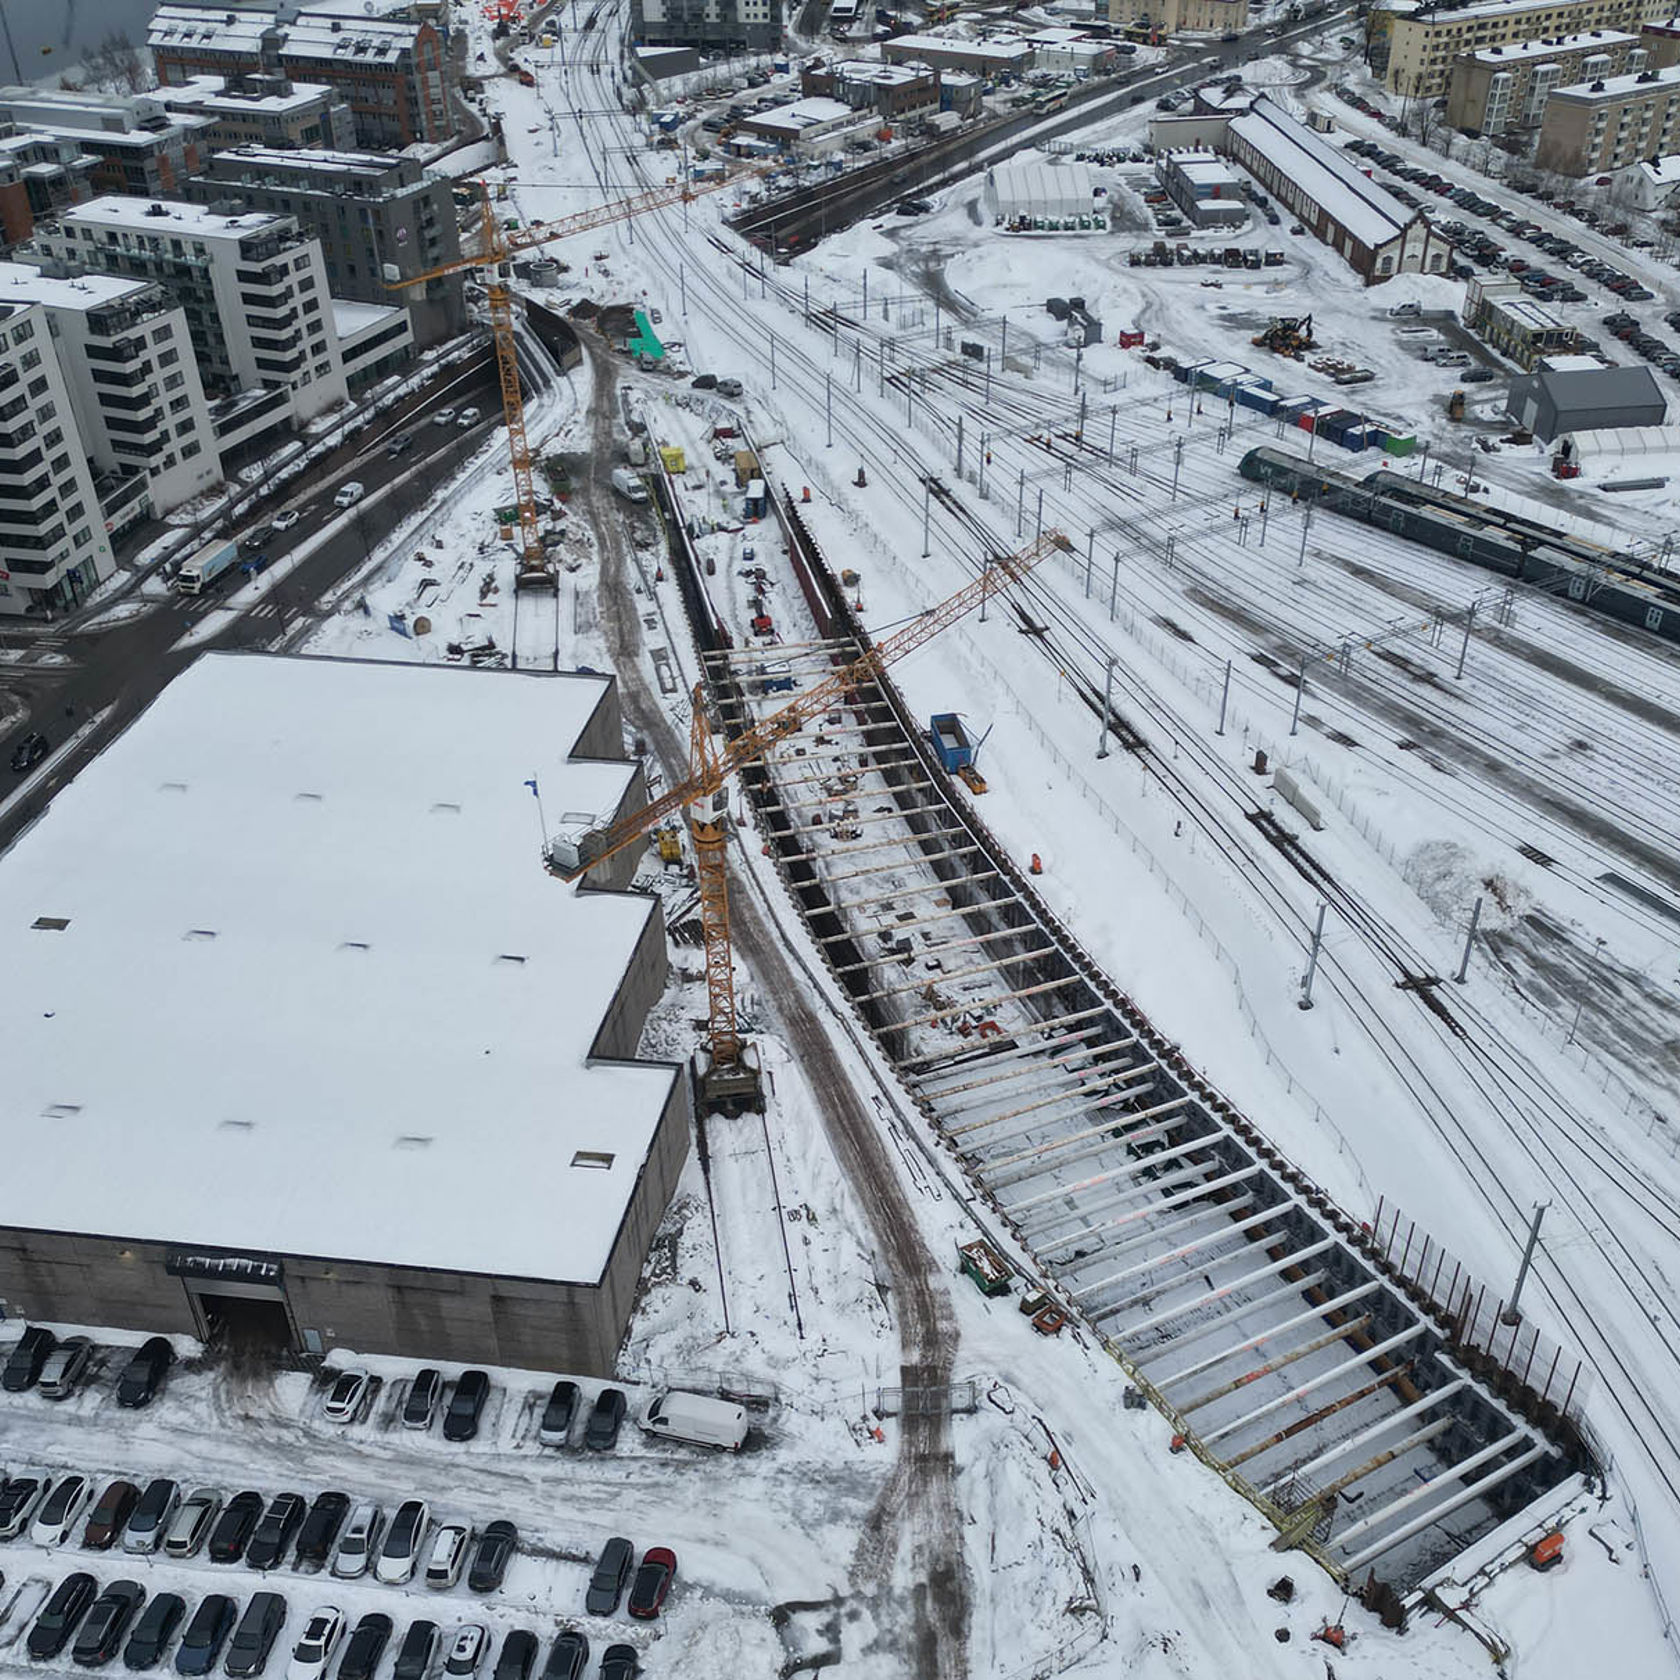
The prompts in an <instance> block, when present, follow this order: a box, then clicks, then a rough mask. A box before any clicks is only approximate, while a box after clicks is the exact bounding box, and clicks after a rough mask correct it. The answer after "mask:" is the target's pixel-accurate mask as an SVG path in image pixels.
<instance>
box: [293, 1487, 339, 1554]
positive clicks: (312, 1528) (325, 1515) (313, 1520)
mask: <svg viewBox="0 0 1680 1680" xmlns="http://www.w3.org/2000/svg"><path fill="white" fill-rule="evenodd" d="M349 1514H350V1495H349V1494H347V1493H339V1492H337V1491H336V1490H334V1489H330V1488H329V1489H328V1490H327V1491H326V1492H325V1493H318V1494H316V1495H315V1503H314V1504H313V1505H311V1506H310V1507H309V1515H308V1516H307V1517H305V1518H304V1519H303V1527H302V1528H300V1529H299V1530H298V1539H297V1562H298V1566H299V1567H300V1568H302V1567H303V1566H304V1565H305V1564H308V1565H310V1566H311V1567H313V1568H315V1569H321V1568H323V1567H324V1566H325V1564H326V1561H327V1559H328V1558H329V1557H331V1556H332V1549H333V1542H334V1541H335V1540H336V1539H337V1538H338V1531H339V1529H341V1528H342V1527H343V1526H344V1519H345V1518H346V1517H347V1516H348V1515H349Z"/></svg>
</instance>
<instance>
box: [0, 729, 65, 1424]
mask: <svg viewBox="0 0 1680 1680" xmlns="http://www.w3.org/2000/svg"><path fill="white" fill-rule="evenodd" d="M51 751H52V742H50V741H49V740H48V739H47V738H46V736H45V735H43V734H42V733H41V732H40V730H38V729H31V730H30V731H29V733H28V734H27V735H25V736H24V737H23V738H22V740H20V741H19V742H18V744H17V745H16V746H15V747H13V748H12V768H13V769H14V770H15V771H16V772H17V773H18V774H19V775H20V776H21V775H23V774H24V773H25V772H26V771H30V770H33V769H34V768H35V766H36V765H37V764H39V763H40V762H41V760H42V759H43V758H45V757H46V756H47V754H48V753H50V752H51ZM32 1328H33V1327H32ZM40 1333H41V1334H42V1335H43V1336H46V1337H47V1345H48V1346H49V1347H50V1346H51V1345H52V1332H51V1331H50V1330H43V1331H41V1332H40ZM28 1334H29V1331H28V1330H26V1331H24V1335H26V1336H27V1335H28ZM18 1345H19V1347H20V1348H21V1347H22V1345H23V1344H22V1343H21V1342H20V1343H19V1344H18ZM16 1357H17V1355H16V1354H15V1353H14V1354H13V1358H16ZM35 1369H36V1371H37V1372H39V1370H40V1366H39V1365H37V1366H36V1367H35ZM11 1375H12V1364H11V1360H7V1362H6V1371H5V1376H4V1378H3V1379H0V1382H3V1383H4V1386H5V1387H6V1388H8V1389H10V1390H12V1392H13V1393H19V1392H21V1391H22V1390H24V1389H26V1388H30V1387H32V1386H33V1384H34V1381H35V1379H34V1378H33V1377H31V1378H30V1379H29V1381H28V1382H13V1381H11Z"/></svg>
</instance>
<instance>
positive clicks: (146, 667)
mask: <svg viewBox="0 0 1680 1680" xmlns="http://www.w3.org/2000/svg"><path fill="white" fill-rule="evenodd" d="M446 404H447V405H449V406H452V407H463V406H466V405H468V404H472V405H476V406H477V407H479V408H481V409H482V410H483V412H484V418H483V419H482V420H481V421H480V422H479V424H478V425H477V426H475V427H473V428H471V429H470V430H468V431H465V432H463V431H461V430H460V429H458V428H457V427H455V426H453V425H445V426H434V425H431V424H429V423H427V415H428V414H429V413H430V412H431V411H432V410H435V409H436V408H439V407H442V406H444V405H446ZM500 418H501V399H500V395H499V393H498V388H497V384H496V372H495V362H494V359H493V357H492V356H491V354H490V353H489V351H488V350H486V352H485V354H484V355H483V356H482V357H481V358H479V359H478V360H476V361H474V362H470V363H466V364H464V365H458V366H454V367H450V368H448V369H446V370H444V372H442V373H441V374H440V375H439V376H438V378H437V379H435V380H434V381H433V382H432V383H431V384H429V385H428V386H426V387H425V388H424V389H422V390H421V391H419V392H417V393H416V394H415V395H414V396H413V397H412V398H410V399H408V400H407V401H405V402H404V403H401V404H399V405H398V406H397V407H396V408H394V409H392V410H391V411H390V412H389V413H387V414H385V415H382V416H380V418H379V419H378V420H377V421H376V422H374V424H372V425H371V426H369V427H368V428H367V429H366V430H365V431H363V432H362V433H361V434H359V435H358V436H357V437H356V438H354V439H352V440H351V441H350V442H348V443H346V444H345V445H344V446H343V447H342V448H340V449H339V450H337V451H336V452H335V453H334V454H332V455H330V456H327V457H326V458H324V459H323V460H321V461H319V462H317V463H316V464H315V465H313V466H312V467H311V468H310V470H309V472H308V474H307V475H306V478H305V479H303V480H294V481H292V483H291V484H290V485H289V486H287V487H286V489H284V490H282V491H281V492H280V493H279V494H277V495H276V496H275V498H274V499H273V501H272V503H271V504H269V505H265V506H261V507H259V508H257V509H255V510H253V512H252V513H251V515H250V516H249V518H248V520H247V524H248V525H255V524H258V523H260V522H261V521H262V520H263V519H266V518H270V517H272V516H273V515H274V514H275V513H277V512H279V511H280V509H281V508H282V507H287V506H292V507H297V508H298V509H299V510H300V511H301V512H302V514H303V517H302V519H300V520H299V521H298V523H297V524H296V525H294V526H293V527H292V529H291V530H290V531H287V532H285V533H283V534H282V535H281V536H280V537H278V538H276V539H275V541H274V544H273V545H272V548H271V550H270V559H271V560H272V561H274V562H276V563H278V562H279V561H281V560H283V559H284V557H285V555H287V554H288V553H290V552H292V551H293V550H295V549H296V548H297V547H299V546H300V545H301V544H303V543H304V542H306V541H308V540H309V539H311V538H314V537H315V536H316V535H317V534H318V533H319V532H320V531H322V530H323V529H324V528H325V527H326V526H328V525H330V524H332V523H333V521H335V520H341V521H342V522H341V523H340V525H339V526H338V528H337V529H335V530H334V532H333V533H332V535H330V536H329V537H328V538H327V539H326V541H324V542H323V543H321V545H320V547H319V548H318V549H316V551H315V552H314V553H313V554H311V555H310V556H309V557H308V559H306V560H304V561H303V562H302V563H301V564H300V565H299V566H298V567H297V569H296V570H295V571H294V572H293V573H292V574H291V575H290V576H289V577H288V578H287V579H286V580H285V582H284V583H283V584H282V585H281V586H280V587H278V588H277V589H271V590H270V592H269V593H268V595H267V597H266V599H264V600H262V601H257V600H254V599H253V600H252V601H251V602H250V603H249V606H248V608H246V609H243V610H242V603H241V600H240V592H241V590H242V589H243V588H244V587H245V580H244V578H243V577H242V576H240V575H239V574H238V573H233V574H230V576H229V578H228V580H227V582H226V585H225V587H223V588H221V589H219V590H214V591H212V593H211V594H209V595H207V596H198V597H179V596H170V597H169V599H167V600H165V601H160V602H158V603H156V604H155V605H154V606H152V607H151V608H150V609H149V610H148V611H146V612H145V613H144V614H143V615H142V616H137V617H135V618H132V619H129V620H127V621H126V622H123V623H118V624H114V625H112V626H111V627H109V628H107V629H99V628H97V627H88V624H87V621H88V620H89V619H92V620H94V621H95V622H96V621H97V618H98V616H99V612H100V611H102V610H108V608H107V607H102V608H101V609H96V610H95V611H93V612H92V613H84V614H82V615H81V620H82V622H81V623H78V622H77V620H75V619H72V620H69V621H66V623H65V624H64V625H62V626H49V627H36V626H33V625H30V626H19V627H14V628H12V629H10V630H6V629H0V646H3V647H7V648H10V649H17V650H20V651H21V652H22V653H23V655H24V661H25V662H19V663H15V664H14V663H7V664H4V665H0V717H4V718H7V719H8V721H9V729H8V734H7V737H6V739H5V740H4V741H0V755H3V758H0V852H3V851H4V850H5V849H6V848H7V847H9V846H10V845H11V843H12V841H13V840H15V839H16V838H17V836H18V834H19V833H21V832H22V830H23V829H24V828H25V827H26V826H27V825H28V824H29V823H31V822H33V821H34V820H35V818H36V817H37V816H39V815H40V814H41V812H42V811H44V810H45V809H46V807H47V805H48V803H49V802H50V801H51V799H52V797H53V795H54V794H55V793H56V792H57V791H58V789H59V788H61V787H62V786H64V784H65V783H66V782H68V781H70V780H71V779H72V778H73V777H74V776H75V775H76V773H77V772H78V771H79V770H80V769H81V768H82V766H83V765H84V764H86V763H87V762H88V760H89V759H91V758H92V757H93V756H94V755H95V754H96V753H98V752H99V751H101V750H102V749H103V748H104V747H105V746H107V745H108V744H109V743H110V742H111V741H112V740H113V739H114V738H115V737H116V736H117V735H118V734H119V733H120V732H121V731H122V730H123V729H125V728H126V727H127V726H128V725H129V724H130V723H132V722H133V721H134V719H135V718H136V717H138V716H139V714H140V713H141V712H143V711H144V710H145V709H146V707H147V706H149V705H150V704H151V702H152V701H153V700H154V699H155V698H156V697H157V695H158V694H159V693H160V692H161V691H162V690H163V688H164V687H165V686H166V685H167V684H168V683H169V682H170V681H171V680H172V679H173V678H174V677H175V676H177V675H178V674H179V673H180V672H181V671H183V670H184V669H185V668H186V667H187V666H188V665H189V664H191V663H192V661H193V660H194V659H196V658H197V657H198V654H199V653H200V652H201V651H203V647H205V646H212V647H217V648H223V649H227V648H260V647H268V646H271V645H272V644H273V643H274V642H275V641H276V640H277V639H278V638H279V637H280V636H281V635H282V634H283V633H284V632H285V631H286V630H287V629H289V628H290V627H291V625H292V623H293V622H294V620H295V617H296V616H297V615H298V614H301V613H306V612H307V611H308V610H309V607H310V606H311V604H312V603H314V602H315V601H317V600H319V599H320V598H321V596H322V595H323V594H325V593H326V592H327V591H328V590H330V589H332V588H333V587H334V586H335V585H337V584H339V583H341V582H342V581H343V580H344V578H345V577H347V576H348V575H349V574H350V573H351V572H353V571H354V570H355V569H356V567H357V566H359V565H361V564H363V563H364V562H365V561H366V559H367V558H368V554H369V552H370V549H371V548H372V546H373V545H375V544H376V543H377V542H378V540H379V537H380V535H381V529H380V527H381V526H382V525H383V524H384V523H385V522H386V521H387V520H390V521H394V520H395V519H396V518H398V517H401V516H402V515H403V514H406V513H407V512H408V511H409V510H410V509H411V508H414V507H417V506H419V505H420V503H421V502H422V501H423V500H424V499H425V498H426V497H428V496H430V495H431V494H432V493H433V491H434V490H435V489H436V487H437V484H438V481H439V479H440V477H442V476H444V475H446V474H447V473H450V472H453V471H455V470H458V468H459V466H460V464H461V463H462V462H463V461H464V460H465V459H466V457H467V455H468V454H469V453H470V452H471V451H473V450H474V449H476V448H477V447H478V446H479V444H481V443H482V442H483V440H484V436H485V433H486V431H487V430H488V429H489V428H490V427H491V426H493V425H496V424H497V423H499V421H500ZM416 422H418V424H416ZM410 426H413V428H414V435H415V438H416V444H415V447H414V448H413V449H412V450H411V451H410V452H409V453H408V454H407V455H404V456H402V457H401V458H398V459H393V458H392V457H390V456H388V455H387V454H386V452H385V446H386V443H387V441H388V440H389V439H390V438H391V437H392V436H393V435H394V434H396V433H397V432H400V431H404V430H407V429H408V428H409V427H410ZM352 478H354V479H357V480H359V481H360V482H361V483H362V484H364V485H366V486H367V488H368V490H369V492H370V493H372V492H374V491H376V490H378V489H380V488H382V487H383V486H385V485H387V484H391V483H394V482H397V481H399V480H400V481H402V485H403V488H402V489H399V490H398V491H396V492H394V493H393V495H392V497H391V498H390V500H388V501H387V502H385V503H384V504H383V506H382V507H381V508H380V509H379V510H378V511H377V512H376V513H371V514H368V515H365V516H363V517H361V518H356V517H354V516H352V517H351V518H349V519H342V515H341V513H340V510H339V509H337V508H335V507H334V506H333V505H332V496H333V494H334V492H335V491H336V490H337V488H338V486H339V485H340V484H342V483H344V482H345V481H347V480H349V479H352ZM300 483H301V484H304V485H306V486H307V487H306V488H303V489H301V490H300V489H299V484H300ZM228 608H233V609H235V610H240V616H239V618H238V619H236V620H235V621H234V622H233V623H232V624H230V625H229V626H228V628H227V629H226V630H224V631H223V632H222V633H221V634H220V635H219V636H217V637H215V638H214V639H213V640H208V641H206V642H205V643H203V644H201V645H196V646H194V647H191V648H184V649H178V648H177V647H176V646H175V644H176V643H177V642H179V641H180V639H181V638H182V637H183V636H184V635H186V634H187V633H188V632H189V631H191V630H192V629H193V628H194V626H195V625H197V624H199V623H200V622H201V621H202V620H203V618H204V616H205V614H206V613H209V612H212V611H216V610H218V609H221V610H226V609H228ZM31 660H32V661H34V662H27V661H31ZM90 718H97V719H98V721H97V723H96V724H94V725H93V726H92V727H90V728H84V726H85V723H86V720H88V719H90ZM25 729H39V730H40V731H41V733H42V734H44V735H45V736H46V737H47V739H48V740H49V741H51V742H52V743H54V745H55V746H57V747H60V748H61V750H60V751H58V752H57V753H56V754H55V755H54V756H53V757H51V758H49V759H48V760H47V761H46V763H45V764H44V765H43V766H42V767H40V768H38V769H37V770H36V771H35V773H34V775H33V777H32V778H31V779H30V780H29V782H28V785H27V788H26V790H25V791H24V792H23V793H22V794H21V796H17V797H12V795H13V787H14V785H15V784H16V783H17V782H18V780H19V778H18V777H16V776H15V775H13V773H12V772H11V770H10V769H9V768H8V767H7V766H6V764H5V762H4V760H5V759H9V758H10V756H11V742H12V741H13V740H14V739H15V738H16V735H17V734H18V733H20V732H21V731H23V730H25ZM73 736H74V737H76V738H75V740H74V743H73V744H72V745H70V746H68V747H64V746H63V743H64V742H65V741H66V740H67V739H69V738H71V737H73Z"/></svg>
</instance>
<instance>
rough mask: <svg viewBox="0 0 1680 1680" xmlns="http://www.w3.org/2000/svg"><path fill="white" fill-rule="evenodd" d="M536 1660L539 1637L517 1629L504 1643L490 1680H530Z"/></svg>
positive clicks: (522, 1629)
mask: <svg viewBox="0 0 1680 1680" xmlns="http://www.w3.org/2000/svg"><path fill="white" fill-rule="evenodd" d="M536 1660H537V1636H536V1635H535V1634H534V1633H527V1632H526V1631H525V1629H524V1628H515V1629H514V1630H513V1632H512V1633H510V1634H509V1635H508V1636H507V1638H506V1639H504V1640H503V1641H502V1649H501V1651H500V1653H499V1654H498V1655H497V1657H496V1666H495V1667H494V1668H493V1669H492V1670H491V1671H490V1680H528V1677H529V1675H530V1673H531V1664H532V1663H534V1662H535V1661H536Z"/></svg>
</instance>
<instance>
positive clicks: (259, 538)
mask: <svg viewBox="0 0 1680 1680" xmlns="http://www.w3.org/2000/svg"><path fill="white" fill-rule="evenodd" d="M274 535H275V531H274V527H273V526H272V525H259V526H257V528H256V529H255V530H253V531H247V532H246V533H245V535H244V536H242V537H241V538H240V539H239V552H240V553H241V554H261V553H262V551H263V550H264V549H265V548H267V547H268V545H269V543H270V541H271V540H272V539H273V537H274Z"/></svg>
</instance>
